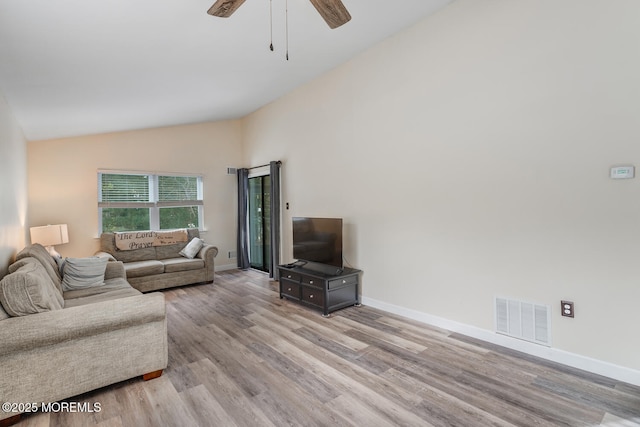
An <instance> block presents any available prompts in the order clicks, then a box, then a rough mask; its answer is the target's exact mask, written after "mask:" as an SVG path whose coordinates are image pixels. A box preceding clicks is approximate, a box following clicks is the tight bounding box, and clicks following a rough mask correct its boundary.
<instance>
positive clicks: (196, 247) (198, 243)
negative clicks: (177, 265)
mask: <svg viewBox="0 0 640 427" xmlns="http://www.w3.org/2000/svg"><path fill="white" fill-rule="evenodd" d="M203 246H204V241H203V240H202V239H201V238H199V237H194V238H193V239H191V241H190V242H189V243H188V244H187V246H185V247H184V248H183V249H182V250H181V251H180V252H179V254H180V255H182V256H183V257H185V258H189V259H193V258H195V256H196V255H198V252H200V249H202V247H203Z"/></svg>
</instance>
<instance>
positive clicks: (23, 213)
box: [0, 94, 27, 277]
mask: <svg viewBox="0 0 640 427" xmlns="http://www.w3.org/2000/svg"><path fill="white" fill-rule="evenodd" d="M0 153H2V154H0V277H2V276H4V274H5V273H6V271H7V267H8V265H9V263H10V262H11V261H12V259H13V256H14V255H15V254H16V252H17V251H19V250H20V249H22V248H23V247H24V245H25V238H26V231H25V230H26V226H25V224H26V220H27V143H26V140H25V138H24V136H23V134H22V130H21V129H20V126H18V123H17V121H16V119H15V117H14V116H13V113H12V111H11V108H10V107H9V105H8V104H7V103H6V101H5V99H4V97H3V95H2V94H0Z"/></svg>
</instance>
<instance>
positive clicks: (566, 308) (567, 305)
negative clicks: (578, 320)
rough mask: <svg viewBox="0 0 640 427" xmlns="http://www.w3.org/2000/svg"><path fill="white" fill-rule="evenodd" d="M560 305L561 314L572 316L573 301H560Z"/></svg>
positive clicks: (573, 312)
mask: <svg viewBox="0 0 640 427" xmlns="http://www.w3.org/2000/svg"><path fill="white" fill-rule="evenodd" d="M560 305H561V306H562V315H563V316H564V317H574V314H575V311H574V309H573V301H560Z"/></svg>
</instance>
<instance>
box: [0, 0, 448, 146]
mask: <svg viewBox="0 0 640 427" xmlns="http://www.w3.org/2000/svg"><path fill="white" fill-rule="evenodd" d="M271 1H272V8H273V43H274V46H275V51H274V52H271V51H270V50H269V41H270V25H269V3H270V0H250V1H247V2H245V3H244V5H242V6H241V7H240V9H238V11H237V12H236V13H235V14H234V15H233V16H231V17H230V18H227V19H224V18H217V17H212V16H209V15H207V13H206V12H207V9H208V8H209V7H210V6H211V5H212V4H213V3H214V0H172V1H169V0H153V1H152V0H109V1H104V0H103V1H97V0H0V92H1V94H2V95H4V97H5V99H6V101H7V102H8V103H9V106H10V108H11V110H12V112H13V114H14V115H15V117H16V119H17V121H18V123H19V124H20V125H21V127H22V129H23V131H24V133H25V136H26V138H27V139H28V140H40V139H50V138H59V137H68V136H78V135H87V134H96V133H104V132H114V131H122V130H132V129H142V128H151V127H159V126H169V125H178V124H186V123H197V122H204V121H216V120H226V119H233V118H239V117H243V116H245V115H247V114H249V113H251V112H253V111H255V110H257V109H258V108H260V107H262V106H264V105H266V104H268V103H269V102H271V101H273V100H275V99H277V98H278V97H280V96H282V95H283V94H285V93H287V92H289V91H291V90H292V89H294V88H296V87H297V86H299V85H301V84H303V83H305V82H308V81H310V80H312V79H313V78H315V77H317V76H319V75H321V74H322V73H324V72H326V71H327V70H329V69H331V68H334V67H336V66H337V65H339V64H341V63H344V62H346V61H347V60H349V59H350V58H352V57H353V56H355V55H356V54H358V53H359V52H362V51H363V50H365V49H366V48H368V47H369V46H372V45H374V44H375V43H377V42H379V41H380V40H382V39H384V38H386V37H388V36H390V35H391V34H394V33H396V32H398V31H400V30H402V29H404V28H406V27H408V26H410V25H412V24H414V23H415V22H417V21H419V20H421V19H423V18H424V17H425V16H427V15H429V14H431V13H433V12H435V11H436V10H438V9H439V8H441V7H443V6H444V5H446V4H447V3H450V2H451V1H452V0H398V1H393V2H390V1H388V0H343V2H344V4H345V6H346V7H347V9H348V10H349V12H350V13H351V16H352V20H351V21H350V22H349V23H347V24H346V25H344V26H342V27H340V28H338V29H335V30H331V29H329V27H328V26H327V24H326V23H325V22H324V21H323V20H322V18H321V17H320V15H318V13H317V12H316V10H315V8H314V7H313V5H312V4H311V3H310V2H309V1H308V0H288V10H289V61H286V60H285V45H286V43H285V40H286V38H285V28H286V27H285V20H284V15H285V4H286V3H285V0H271Z"/></svg>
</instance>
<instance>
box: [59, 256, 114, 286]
mask: <svg viewBox="0 0 640 427" xmlns="http://www.w3.org/2000/svg"><path fill="white" fill-rule="evenodd" d="M108 261H109V260H108V259H107V258H102V257H95V256H94V257H89V258H66V259H65V261H64V265H63V267H62V272H63V277H62V288H63V289H64V290H65V291H72V290H75V289H85V288H92V287H96V286H102V285H103V284H104V272H105V270H106V269H107V262H108Z"/></svg>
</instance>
